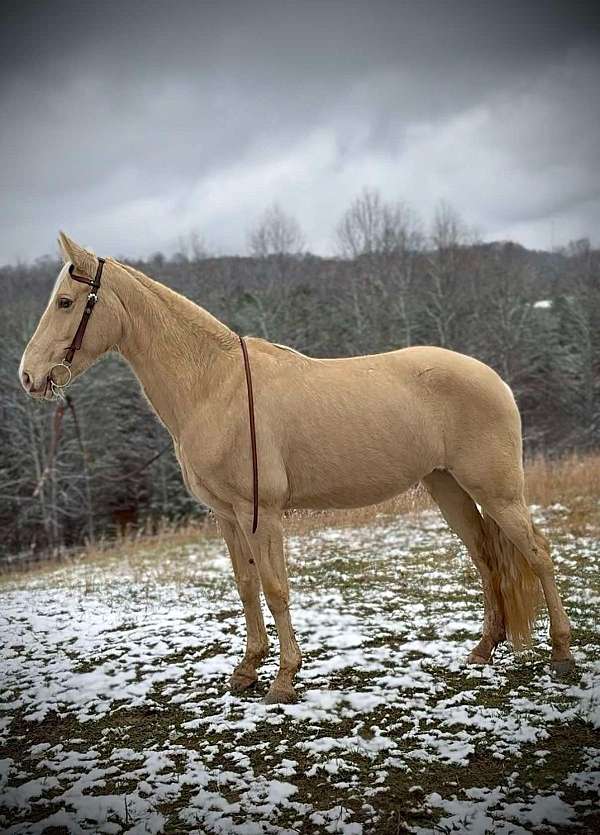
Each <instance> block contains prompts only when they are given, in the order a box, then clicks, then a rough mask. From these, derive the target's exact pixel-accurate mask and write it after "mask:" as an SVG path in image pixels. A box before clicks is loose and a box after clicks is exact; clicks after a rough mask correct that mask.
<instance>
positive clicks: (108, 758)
mask: <svg viewBox="0 0 600 835" xmlns="http://www.w3.org/2000/svg"><path fill="white" fill-rule="evenodd" d="M536 516H537V517H538V521H540V522H541V523H542V524H543V525H544V526H545V528H546V530H547V531H548V532H549V533H550V535H551V538H552V541H553V545H554V555H555V560H556V564H557V570H558V574H559V578H560V585H561V589H562V592H563V594H564V597H565V601H566V605H567V609H568V611H569V614H570V616H571V618H572V620H573V624H574V627H575V629H574V641H573V643H574V651H575V656H576V659H577V663H578V666H577V671H576V672H575V673H574V674H572V675H571V676H570V677H569V678H568V679H566V680H562V681H557V680H556V679H555V678H554V677H553V676H552V675H551V673H550V671H549V666H548V663H547V662H548V657H549V646H548V642H547V638H546V634H547V621H546V618H545V617H543V616H542V617H541V618H540V621H539V625H538V629H537V636H536V641H535V644H534V646H533V647H532V649H531V650H529V651H527V652H525V653H524V654H522V655H520V656H517V657H515V656H514V655H513V653H512V651H511V650H510V649H509V648H508V647H505V648H502V649H501V651H499V653H498V654H497V657H496V660H495V664H494V666H493V667H492V666H489V667H485V668H483V669H473V668H467V667H465V666H464V665H463V659H464V657H465V655H466V654H467V651H468V649H469V647H470V646H471V645H472V644H473V642H474V641H475V640H476V637H477V634H478V631H479V626H480V621H481V598H480V594H479V587H478V582H477V578H476V575H475V573H474V571H473V569H472V567H471V565H470V563H469V561H468V559H467V558H466V556H465V555H464V553H463V551H462V549H461V547H460V546H459V544H458V543H457V541H456V540H455V539H454V538H453V537H452V536H451V534H450V533H449V532H448V531H447V529H446V528H445V526H444V525H443V523H442V521H441V519H440V517H439V516H438V515H437V514H436V513H434V512H433V511H430V510H423V511H421V512H420V513H418V514H417V513H415V514H409V515H405V516H403V517H399V518H393V517H388V516H380V517H378V518H376V519H374V520H373V521H372V522H371V523H370V524H369V525H363V526H361V527H352V526H349V525H347V526H345V527H337V528H326V529H324V530H321V531H317V530H310V529H308V530H304V531H302V532H299V533H293V532H292V534H291V536H290V540H289V545H288V559H289V563H290V572H291V575H292V591H293V614H294V620H295V624H296V628H297V632H298V637H299V641H300V644H301V646H302V648H303V650H304V666H303V669H302V670H301V672H300V676H299V687H298V691H299V696H300V701H299V703H298V704H297V705H292V706H269V707H267V706H265V705H263V704H261V702H260V698H261V696H262V695H263V694H264V692H266V687H267V682H268V681H269V680H270V679H271V677H272V676H273V675H274V672H275V663H274V662H275V658H276V653H275V651H273V653H272V657H271V660H270V661H269V663H267V664H266V665H265V667H264V668H263V671H262V674H261V679H260V684H259V686H258V687H257V689H256V690H255V691H254V692H250V693H248V694H247V695H244V696H242V697H234V696H231V695H230V694H229V693H228V691H227V686H226V685H227V678H228V675H229V673H230V671H231V670H232V667H233V664H234V662H235V661H236V659H238V658H239V657H240V656H241V653H242V646H243V618H242V615H241V608H240V604H239V601H238V599H237V596H236V592H235V589H234V584H233V580H232V576H231V569H230V567H229V562H228V558H227V556H226V553H225V549H224V546H223V545H222V544H221V542H220V541H219V540H218V539H217V538H216V537H213V536H210V535H209V536H205V537H203V538H202V539H199V540H198V541H197V542H196V543H195V544H185V543H182V542H174V543H172V544H171V545H169V544H168V543H167V541H166V540H165V541H164V542H163V543H162V544H157V543H154V545H153V546H152V547H149V546H148V547H144V545H143V544H142V543H139V544H138V545H137V547H131V548H125V549H124V553H123V554H120V553H119V552H118V550H113V551H111V552H107V553H104V554H102V553H99V554H96V555H95V556H93V557H92V556H90V555H88V557H87V558H85V559H83V558H82V559H80V560H75V561H73V562H72V563H70V564H63V565H58V566H56V565H48V566H46V567H41V568H39V569H37V570H35V571H31V572H29V573H21V574H16V575H13V576H12V577H11V576H6V577H5V578H4V579H3V581H2V584H1V586H0V619H1V623H2V627H1V628H2V633H1V634H2V659H1V668H2V713H1V714H0V717H1V718H0V773H1V775H2V776H1V785H2V789H1V790H0V826H2V831H3V832H7V833H17V832H18V833H34V832H47V833H49V834H50V833H61V832H87V831H89V832H102V833H120V832H131V833H134V832H135V833H142V832H188V831H189V832H197V833H229V832H231V833H240V835H242V833H243V834H244V835H252V834H253V833H263V832H264V833H276V832H277V833H290V835H291V833H320V832H331V833H336V832H339V833H346V835H357V833H364V835H368V833H389V834H390V835H396V833H401V832H404V831H407V830H409V829H412V830H414V831H419V832H449V831H461V832H463V831H464V832H478V833H485V832H495V833H523V832H532V831H542V832H571V831H572V832H593V831H598V828H600V816H599V814H598V810H597V807H595V805H594V804H595V802H596V800H597V792H598V787H599V778H600V730H599V729H600V641H599V637H598V633H599V615H600V581H599V571H598V568H599V565H600V543H599V542H598V539H597V538H596V536H595V528H594V527H589V528H588V529H587V530H585V527H586V526H585V524H584V523H583V522H582V521H581V519H579V520H578V521H577V527H578V528H581V529H580V530H578V533H576V534H574V533H572V532H571V531H570V530H569V525H570V522H572V520H573V513H572V511H567V510H566V509H565V508H564V507H563V506H560V505H555V506H554V507H553V508H551V509H548V510H546V511H544V512H543V513H542V511H540V510H539V509H538V510H536ZM293 526H294V522H293V520H292V527H293ZM273 643H275V636H274V635H273ZM273 650H275V647H273Z"/></svg>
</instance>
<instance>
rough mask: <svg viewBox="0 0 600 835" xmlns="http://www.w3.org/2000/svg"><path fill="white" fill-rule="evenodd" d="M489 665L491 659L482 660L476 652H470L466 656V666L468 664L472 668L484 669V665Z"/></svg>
mask: <svg viewBox="0 0 600 835" xmlns="http://www.w3.org/2000/svg"><path fill="white" fill-rule="evenodd" d="M490 663H491V658H484V657H483V655H477V653H476V652H470V653H469V654H468V655H467V664H470V665H472V666H473V667H484V666H485V665H486V664H490Z"/></svg>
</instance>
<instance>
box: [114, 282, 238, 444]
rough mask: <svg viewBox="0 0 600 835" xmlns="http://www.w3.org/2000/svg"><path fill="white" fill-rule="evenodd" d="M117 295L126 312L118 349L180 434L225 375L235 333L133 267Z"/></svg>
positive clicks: (160, 413)
mask: <svg viewBox="0 0 600 835" xmlns="http://www.w3.org/2000/svg"><path fill="white" fill-rule="evenodd" d="M118 295H119V298H120V300H121V302H122V304H123V307H124V309H125V314H126V326H125V328H124V336H123V339H122V341H121V343H120V344H119V346H118V348H119V350H120V352H121V353H122V355H123V356H124V357H125V359H126V360H127V361H128V362H129V364H130V365H131V367H132V368H133V370H134V372H135V374H136V376H137V377H138V379H139V381H140V383H141V384H142V388H143V389H144V393H145V395H146V397H147V398H148V400H149V401H150V403H151V404H152V406H153V408H154V410H155V411H156V413H157V414H158V416H159V418H160V419H161V421H162V422H163V423H164V424H165V426H166V427H167V429H168V430H169V431H170V432H171V434H172V435H173V436H174V437H178V436H179V434H180V432H181V429H182V424H183V421H184V419H185V418H187V417H189V414H190V410H191V407H192V406H193V404H194V403H196V402H198V401H199V400H204V399H207V398H209V397H210V396H211V393H212V391H213V390H214V389H215V388H216V387H217V386H218V385H220V383H222V381H223V379H224V378H225V377H226V376H227V374H228V373H229V370H230V368H231V362H230V357H231V354H232V351H233V349H234V346H235V342H236V336H235V334H234V333H233V332H232V331H231V330H229V328H228V327H227V326H226V325H224V324H223V323H222V322H219V320H218V319H215V317H214V316H211V314H210V313H208V312H207V311H206V310H203V309H202V308H201V307H198V306H197V305H195V304H193V302H190V301H189V300H188V299H186V298H184V297H183V296H180V295H179V294H177V293H174V292H173V291H172V290H169V289H168V288H167V287H165V286H164V285H162V284H159V283H158V282H155V281H152V280H151V279H148V278H147V277H146V276H141V275H140V274H136V273H134V272H133V271H132V272H131V274H130V275H122V276H121V277H120V283H119V293H118Z"/></svg>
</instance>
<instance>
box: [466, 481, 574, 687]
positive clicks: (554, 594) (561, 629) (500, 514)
mask: <svg viewBox="0 0 600 835" xmlns="http://www.w3.org/2000/svg"><path fill="white" fill-rule="evenodd" d="M482 506H483V508H484V510H485V512H486V513H488V514H489V515H490V516H491V517H492V518H493V519H494V520H495V521H496V523H497V525H498V526H499V528H500V529H501V530H502V531H503V533H504V535H505V536H506V537H507V538H508V539H509V540H510V541H511V542H512V544H513V545H514V546H515V548H516V549H517V550H518V551H520V553H521V554H522V555H523V556H524V557H525V559H526V560H527V562H528V563H529V565H530V567H531V569H532V570H533V572H534V574H536V575H537V577H538V578H539V581H540V583H541V585H542V589H543V591H544V597H545V598H546V604H547V606H548V614H549V616H550V638H551V640H552V664H553V666H554V669H555V670H556V671H557V672H559V673H565V672H568V671H569V670H570V669H572V667H573V665H574V662H573V656H572V654H571V650H570V637H571V626H570V623H569V619H568V617H567V615H566V613H565V610H564V607H563V604H562V600H561V599H560V594H559V591H558V588H557V586H556V580H555V578H554V565H553V563H552V558H551V557H550V550H549V547H548V542H547V540H546V539H545V537H543V536H542V535H541V534H540V533H539V532H538V531H537V530H536V529H535V527H534V525H533V523H532V521H531V516H530V513H529V509H528V507H527V505H526V504H525V500H524V498H523V496H522V495H521V496H519V498H518V499H516V500H514V499H513V501H512V502H510V503H507V502H506V501H505V500H499V499H498V498H496V497H494V498H489V497H485V496H482Z"/></svg>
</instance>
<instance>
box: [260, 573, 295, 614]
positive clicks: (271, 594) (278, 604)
mask: <svg viewBox="0 0 600 835" xmlns="http://www.w3.org/2000/svg"><path fill="white" fill-rule="evenodd" d="M263 591H264V593H265V600H266V601H267V606H268V607H269V611H270V612H271V613H272V614H273V615H277V614H280V613H281V612H285V611H286V609H288V607H289V596H288V594H287V591H286V589H285V588H284V587H283V585H282V584H281V583H278V582H277V581H273V580H268V581H263Z"/></svg>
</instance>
